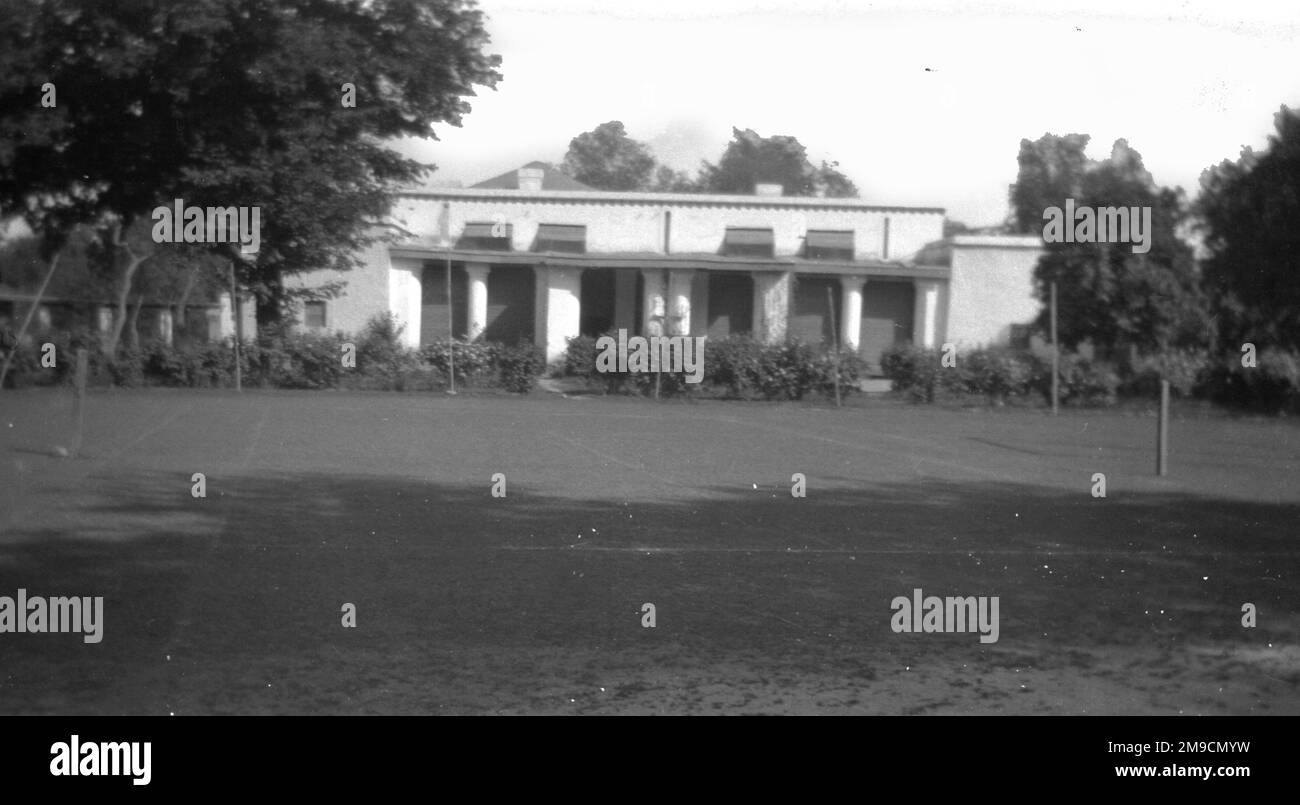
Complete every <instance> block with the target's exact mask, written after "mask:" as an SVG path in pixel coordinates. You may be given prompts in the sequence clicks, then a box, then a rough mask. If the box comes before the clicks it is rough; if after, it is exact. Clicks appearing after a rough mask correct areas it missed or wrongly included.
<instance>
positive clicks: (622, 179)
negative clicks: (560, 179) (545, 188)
mask: <svg viewBox="0 0 1300 805" xmlns="http://www.w3.org/2000/svg"><path fill="white" fill-rule="evenodd" d="M655 167H656V162H655V158H654V155H652V154H651V153H650V149H649V148H648V147H646V145H645V144H644V143H641V142H638V141H636V140H633V139H632V138H631V137H629V136H627V131H626V130H625V129H624V128H623V123H622V122H621V121H618V120H611V121H609V122H608V123H601V124H600V125H599V126H597V127H596V128H594V129H592V130H591V131H586V132H583V133H582V134H579V135H578V136H577V137H574V138H573V140H572V141H571V142H570V143H569V151H568V153H567V154H565V156H564V162H563V164H562V165H561V166H560V170H562V171H564V172H565V173H567V174H568V175H569V176H572V177H573V178H574V179H577V180H578V181H580V182H582V183H583V184H586V185H590V186H592V187H595V188H599V189H601V190H646V189H649V187H650V185H651V177H652V175H653V174H654V172H655Z"/></svg>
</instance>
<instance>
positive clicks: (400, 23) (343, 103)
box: [0, 0, 500, 321]
mask: <svg viewBox="0 0 1300 805" xmlns="http://www.w3.org/2000/svg"><path fill="white" fill-rule="evenodd" d="M0 17H3V18H5V19H6V20H7V24H6V26H4V28H3V30H0V216H8V215H12V214H21V215H23V216H24V217H25V218H26V220H27V221H28V223H29V225H30V226H31V227H32V229H33V230H34V231H36V232H38V233H40V234H42V235H43V236H44V238H45V241H46V243H47V244H48V247H47V251H48V250H49V249H54V248H58V246H59V245H60V244H61V242H62V241H64V240H66V238H67V235H68V233H69V232H70V231H71V230H72V229H73V228H74V227H76V226H78V225H83V224H90V225H92V226H95V227H97V228H103V229H104V230H105V231H109V230H114V231H121V230H122V229H123V228H129V227H130V226H131V224H132V223H133V222H134V221H135V220H136V219H137V218H140V217H142V216H147V215H148V214H149V212H150V211H151V210H152V209H153V208H154V207H156V206H158V205H160V204H167V203H170V202H171V200H172V199H174V198H181V199H183V200H184V201H185V203H186V204H187V205H195V206H203V207H207V206H222V207H225V206H249V207H252V206H257V207H260V208H261V212H262V216H261V221H262V227H263V228H262V233H261V250H260V252H259V253H258V254H257V255H256V258H255V259H245V258H243V257H242V256H241V255H239V253H238V249H237V247H230V246H228V245H227V246H224V248H223V251H224V253H225V254H226V255H227V256H228V257H230V258H231V259H236V260H239V261H240V273H241V275H242V276H243V279H244V281H245V282H246V284H248V285H249V286H250V287H252V288H254V289H255V290H256V291H258V296H259V319H261V320H263V321H273V320H275V319H276V318H277V317H278V315H279V313H280V312H281V307H282V304H283V302H284V300H285V298H286V292H285V288H284V283H283V278H284V276H285V275H287V274H292V273H297V272H303V271H312V270H316V269H323V268H348V267H351V266H352V265H354V264H355V260H356V258H355V256H354V255H355V253H356V250H357V249H358V247H360V246H362V245H364V244H365V243H368V242H369V241H370V238H371V237H372V235H371V230H370V225H371V223H372V222H373V221H374V220H375V219H377V218H378V217H379V216H381V215H382V214H383V213H384V212H385V210H386V207H387V203H388V199H389V197H390V196H389V194H390V193H391V192H392V191H393V190H395V189H396V188H398V187H401V186H405V185H409V184H412V183H414V182H415V181H416V180H417V179H418V178H419V177H421V176H422V175H424V174H425V172H426V171H427V170H428V169H429V168H430V167H431V166H428V165H424V164H421V163H418V162H416V161H414V160H411V159H408V158H406V157H403V156H401V155H400V154H398V153H397V152H396V151H394V150H393V149H392V148H391V147H389V145H388V143H390V142H391V141H392V140H394V139H396V138H400V137H430V136H433V126H434V125H436V124H450V125H458V124H459V123H460V121H461V119H462V117H463V116H464V115H465V114H466V113H467V112H468V111H469V109H470V107H469V103H468V101H467V100H466V98H467V97H470V96H472V95H474V88H475V87H476V86H487V87H492V86H495V84H496V82H497V80H498V79H499V78H500V76H499V74H498V73H497V70H496V67H497V66H498V64H499V59H498V57H496V56H491V55H488V54H486V53H485V52H484V48H485V47H486V45H487V44H488V38H487V34H486V32H485V31H484V28H483V18H482V14H481V13H480V12H479V11H478V10H477V8H476V7H475V6H474V4H473V3H472V2H469V0H375V1H371V0H337V2H320V0H277V1H275V2H273V1H272V0H190V1H189V2H187V3H185V4H176V3H172V2H168V1H167V0H141V2H136V3H129V4H118V3H101V2H97V0H38V1H37V2H33V1H32V0H0ZM349 95H350V97H351V101H352V102H351V103H349ZM51 101H53V103H51ZM131 259H133V260H134V259H136V258H135V257H134V256H133V257H132V258H131Z"/></svg>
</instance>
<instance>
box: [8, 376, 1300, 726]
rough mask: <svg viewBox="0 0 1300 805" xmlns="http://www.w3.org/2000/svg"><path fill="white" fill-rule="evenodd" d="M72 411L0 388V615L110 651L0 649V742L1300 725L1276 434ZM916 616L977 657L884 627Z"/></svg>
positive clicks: (1016, 425)
mask: <svg viewBox="0 0 1300 805" xmlns="http://www.w3.org/2000/svg"><path fill="white" fill-rule="evenodd" d="M70 416H71V399H70V397H69V395H68V393H67V392H66V391H60V390H33V391H24V392H4V393H3V394H0V596H10V597H13V596H15V594H16V592H17V590H18V589H19V588H23V589H25V590H26V591H27V594H28V595H29V596H32V595H45V596H52V595H78V596H80V595H86V596H103V597H104V638H103V641H102V642H101V643H99V644H85V643H84V642H83V641H82V639H81V637H80V636H79V635H71V634H12V633H0V713H5V714H53V713H58V714H100V713H104V714H115V713H129V714H167V713H175V714H177V715H180V714H221V713H232V714H233V713H239V714H290V713H293V714H298V713H318V714H360V713H414V714H423V713H529V714H560V713H583V714H586V713H663V714H682V713H719V714H737V713H791V714H811V713H836V714H850V713H872V714H918V713H926V714H930V713H938V714H951V713H994V714H998V713H1030V714H1034V713H1043V714H1128V713H1143V714H1145V713H1155V714H1178V713H1184V714H1229V713H1231V714H1293V715H1294V714H1298V713H1300V587H1298V586H1297V572H1298V571H1300V561H1298V558H1300V552H1298V551H1297V534H1298V533H1300V532H1298V529H1297V526H1300V483H1298V482H1297V480H1296V478H1297V474H1296V472H1297V469H1300V427H1298V426H1297V425H1296V424H1295V423H1292V422H1287V421H1277V420H1263V419H1249V418H1242V419H1234V418H1227V417H1207V416H1186V417H1183V418H1177V419H1175V421H1174V423H1173V424H1172V426H1171V439H1172V443H1173V449H1172V452H1171V472H1170V474H1169V476H1167V477H1166V478H1163V479H1162V478H1157V477H1156V476H1155V475H1154V473H1153V467H1154V435H1155V420H1154V419H1153V418H1152V417H1150V416H1146V415H1142V414H1141V413H1134V412H1132V411H1130V412H1125V413H1114V412H1095V411H1092V412H1084V411H1068V412H1063V414H1062V415H1061V416H1060V417H1058V418H1052V417H1050V416H1048V415H1046V414H1045V413H1043V412H1041V411H1035V410H944V409H935V408H926V407H913V406H908V405H905V404H894V403H890V402H884V401H882V402H868V403H866V404H859V405H856V406H854V407H851V408H846V409H842V410H835V409H832V408H828V407H826V406H819V405H811V404H759V403H727V402H698V403H691V402H678V401H668V402H664V403H654V402H652V401H645V400H636V399H628V398H576V399H575V398H561V397H560V396H558V395H549V394H543V393H537V394H534V395H530V396H528V397H524V398H508V397H503V396H490V395H485V396H468V395H461V396H458V397H445V396H441V395H431V394H409V395H406V394H382V393H375V394H366V393H334V392H317V393H309V392H303V393H291V392H245V393H244V394H242V395H236V394H233V393H229V392H217V391H214V392H193V391H168V390H149V391H131V392H124V391H104V392H96V393H92V394H91V395H90V397H89V399H88V404H87V411H86V436H85V442H84V449H83V451H82V456H81V457H78V458H57V457H54V456H53V455H51V452H50V451H51V448H52V447H53V446H54V445H67V444H68V443H69V442H70V440H71V433H70V427H69V420H70ZM194 473H203V474H204V475H205V476H206V497H204V498H197V499H196V498H195V497H193V496H192V494H191V488H192V486H193V482H192V477H193V474H194ZM495 473H502V474H504V476H505V483H506V496H505V497H504V498H499V497H493V496H492V494H491V489H492V486H493V480H492V478H493V475H494V474H495ZM795 473H802V474H804V476H805V477H806V482H807V496H806V497H803V498H799V497H794V496H792V495H791V486H792V480H791V479H792V476H793V475H794V474H795ZM1094 473H1104V474H1105V477H1106V496H1105V497H1104V498H1097V497H1094V496H1093V494H1092V490H1093V487H1094V479H1093V476H1094ZM918 587H919V588H921V589H923V590H924V592H925V595H936V596H941V597H942V596H998V597H999V601H1000V630H999V631H1000V634H999V639H998V641H997V642H996V643H990V644H986V643H981V642H980V640H979V635H978V634H974V633H959V634H907V633H895V632H894V631H893V630H892V629H891V627H890V621H891V615H892V611H891V606H890V605H891V601H892V600H893V599H894V598H895V597H896V596H910V595H911V593H912V591H913V589H914V588H918ZM345 603H351V604H354V605H355V608H356V626H355V628H344V626H343V625H342V622H341V619H342V617H343V616H342V614H341V608H342V606H343V605H344V604H345ZM646 603H652V604H653V605H654V607H655V618H656V622H655V626H654V628H646V627H644V626H643V625H642V618H643V614H642V606H643V604H646ZM1244 603H1251V604H1253V605H1254V606H1255V608H1256V611H1257V616H1256V617H1257V625H1256V626H1255V627H1254V628H1247V627H1244V626H1243V625H1242V605H1243V604H1244Z"/></svg>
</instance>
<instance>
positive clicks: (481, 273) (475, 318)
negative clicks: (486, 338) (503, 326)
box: [465, 263, 492, 341]
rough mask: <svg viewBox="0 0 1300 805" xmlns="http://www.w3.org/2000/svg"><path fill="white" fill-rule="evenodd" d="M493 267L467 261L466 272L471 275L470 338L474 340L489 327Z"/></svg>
mask: <svg viewBox="0 0 1300 805" xmlns="http://www.w3.org/2000/svg"><path fill="white" fill-rule="evenodd" d="M491 270H492V267H491V266H489V265H485V264H483V263H466V264H465V274H466V275H467V276H468V277H469V310H468V313H469V316H468V321H469V340H470V341H473V340H474V339H476V338H478V337H479V336H481V335H483V331H484V330H486V329H487V315H488V309H487V306H488V286H487V281H488V272H490V271H491Z"/></svg>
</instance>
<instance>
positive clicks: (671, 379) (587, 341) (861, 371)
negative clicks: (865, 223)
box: [563, 336, 866, 400]
mask: <svg viewBox="0 0 1300 805" xmlns="http://www.w3.org/2000/svg"><path fill="white" fill-rule="evenodd" d="M597 340H598V339H597V338H593V337H590V336H579V337H576V338H570V339H569V342H568V348H567V350H566V352H565V356H564V365H563V370H564V373H565V374H567V375H569V376H572V377H580V378H584V379H586V380H587V381H588V382H589V383H590V384H591V385H593V386H594V387H598V388H599V387H603V388H604V390H605V391H606V392H615V391H629V390H630V391H634V392H635V393H639V394H653V393H654V392H655V387H656V383H657V384H658V388H659V393H660V394H661V395H670V396H671V395H686V394H712V395H715V396H721V397H731V398H738V399H751V398H762V399H767V400H801V399H803V398H804V397H806V396H808V395H809V394H813V393H816V394H821V395H824V396H827V397H829V396H832V395H833V394H834V389H835V378H836V369H837V361H836V356H835V354H834V353H833V352H830V351H827V350H822V349H818V348H815V347H813V346H811V345H809V344H805V343H802V342H799V341H797V340H789V341H786V342H784V343H779V344H767V343H764V342H761V341H758V340H756V339H754V338H751V337H749V336H730V337H726V338H709V339H706V340H705V342H704V356H703V367H702V369H703V377H702V379H701V382H699V383H689V382H687V380H686V378H687V373H685V372H659V373H649V372H622V373H620V372H602V371H600V369H599V368H598V367H597V364H596V359H597V357H598V355H599V350H597V348H596V342H597ZM838 373H839V383H840V390H841V392H842V393H846V394H847V393H848V392H850V391H854V390H856V389H857V383H858V381H859V380H860V379H862V378H864V377H866V363H865V362H864V361H863V360H862V358H861V357H859V356H858V355H857V354H856V353H855V352H852V351H849V350H844V351H842V352H841V353H840V355H839V360H838Z"/></svg>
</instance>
